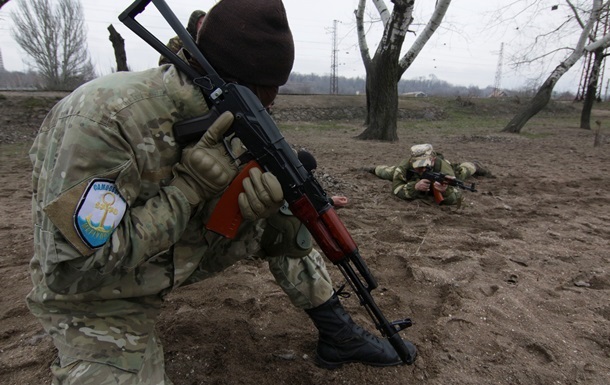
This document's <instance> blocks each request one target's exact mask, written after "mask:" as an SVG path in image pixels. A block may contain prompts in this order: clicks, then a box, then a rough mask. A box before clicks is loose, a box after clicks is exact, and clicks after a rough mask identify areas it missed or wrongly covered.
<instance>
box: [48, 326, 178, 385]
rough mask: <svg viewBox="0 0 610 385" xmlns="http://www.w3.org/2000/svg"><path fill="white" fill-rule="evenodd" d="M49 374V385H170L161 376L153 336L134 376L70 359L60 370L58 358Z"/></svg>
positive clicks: (160, 358) (160, 352)
mask: <svg viewBox="0 0 610 385" xmlns="http://www.w3.org/2000/svg"><path fill="white" fill-rule="evenodd" d="M60 354H61V353H60ZM51 372H52V373H53V381H52V385H136V384H146V385H172V381H171V380H170V379H169V378H168V377H167V375H166V374H165V363H164V359H163V347H162V346H161V344H160V343H159V342H158V337H157V336H152V338H150V339H149V341H148V346H147V347H146V352H145V354H144V360H143V364H142V368H141V369H140V370H139V371H138V372H137V373H134V372H130V371H127V370H123V369H119V368H117V367H115V366H112V365H109V364H107V363H103V362H93V361H84V360H73V362H72V363H69V364H67V365H64V366H63V367H62V366H61V365H60V357H58V358H56V359H55V361H54V362H53V364H52V365H51Z"/></svg>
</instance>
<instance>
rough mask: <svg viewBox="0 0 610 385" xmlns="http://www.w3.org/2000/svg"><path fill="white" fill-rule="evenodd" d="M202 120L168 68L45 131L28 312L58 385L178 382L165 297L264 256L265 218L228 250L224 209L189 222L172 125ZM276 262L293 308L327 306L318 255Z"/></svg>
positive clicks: (35, 154) (65, 110) (95, 90)
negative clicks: (160, 334) (175, 172)
mask: <svg viewBox="0 0 610 385" xmlns="http://www.w3.org/2000/svg"><path fill="white" fill-rule="evenodd" d="M206 111H207V106H206V103H205V101H204V99H203V96H202V93H201V92H200V90H199V89H198V88H196V87H194V86H193V85H192V83H191V82H190V81H189V80H188V79H186V78H185V77H184V76H183V75H182V74H180V73H179V72H178V71H177V70H176V69H175V68H174V66H162V67H157V68H154V69H150V70H146V71H143V72H136V73H127V72H119V73H114V74H111V75H108V76H106V77H103V78H99V79H96V80H93V81H91V82H89V83H87V84H85V85H83V86H81V87H80V88H78V89H77V90H75V91H74V92H72V93H71V94H70V95H69V96H68V97H66V98H65V99H63V100H62V101H60V102H59V103H58V104H57V105H56V106H55V107H54V108H53V109H52V110H51V111H50V112H49V114H48V116H47V117H46V119H45V120H44V122H43V124H42V127H41V128H40V132H39V134H38V136H37V138H36V140H35V141H34V144H33V146H32V148H31V150H30V158H31V161H32V163H33V198H32V212H33V222H34V247H35V249H34V256H33V258H32V260H31V262H30V271H31V277H32V282H33V289H32V291H31V292H30V293H29V294H28V296H27V303H28V306H29V308H30V310H31V312H32V313H33V314H34V315H35V316H36V317H38V319H39V320H40V322H41V323H42V325H43V326H44V328H45V330H46V331H47V333H49V335H50V336H51V337H52V338H53V342H54V344H55V346H56V347H57V349H58V359H57V360H56V362H55V363H54V364H53V367H52V371H53V373H54V376H55V379H54V383H79V384H85V383H89V382H86V381H85V379H87V380H88V381H92V382H91V383H95V384H102V383H121V384H123V383H124V384H135V383H145V384H169V383H170V381H169V380H168V379H167V377H166V376H165V373H164V366H163V352H162V349H161V346H160V343H159V340H158V338H157V337H156V336H155V334H154V323H155V319H156V317H157V315H158V314H159V311H160V308H161V304H162V299H163V297H164V295H166V294H167V293H168V292H169V291H171V290H172V289H173V288H176V287H178V286H181V285H185V284H189V283H193V282H196V281H199V280H201V279H204V278H207V277H210V276H212V275H214V274H216V273H218V272H220V271H222V270H223V269H224V268H226V267H227V266H229V265H231V264H233V263H234V262H236V261H238V260H240V259H243V258H246V257H249V256H252V255H256V256H259V257H265V254H264V253H263V252H261V246H260V238H261V233H262V232H263V229H264V228H265V225H266V222H265V220H262V221H257V222H245V223H244V224H243V225H242V227H241V228H240V230H239V232H238V235H237V237H236V239H234V240H228V239H225V238H222V237H220V236H218V235H216V234H213V233H211V232H208V231H206V230H205V226H204V224H205V223H206V222H207V219H208V217H209V215H210V214H211V212H212V211H213V207H214V205H215V203H216V202H215V201H214V202H207V203H206V204H205V205H201V207H199V208H198V209H196V210H194V212H193V214H192V216H191V208H190V205H189V202H188V201H187V200H186V198H185V196H184V195H183V193H182V192H181V191H180V190H178V188H176V187H174V186H170V185H169V182H170V180H171V179H172V167H173V165H174V164H175V163H176V162H178V161H179V160H180V154H181V151H180V149H179V148H178V146H177V145H176V143H175V141H174V137H173V133H172V125H173V123H174V122H176V121H180V120H184V119H189V118H192V117H195V116H199V115H202V114H204V113H205V112H206ZM267 259H268V261H269V266H270V270H271V272H272V273H273V275H274V277H275V278H276V281H277V282H278V284H279V285H280V286H281V287H282V289H283V290H284V291H285V292H286V293H287V294H288V296H289V298H290V300H291V301H292V303H293V304H294V305H295V306H298V307H300V308H303V309H309V308H313V307H316V306H318V305H320V304H322V303H324V302H325V301H327V300H328V299H329V298H330V297H331V296H332V284H331V281H330V278H329V276H328V273H327V271H326V268H325V264H324V261H323V259H322V257H321V256H320V254H319V253H318V252H317V251H315V250H312V251H311V252H310V253H309V254H308V255H306V256H305V257H303V258H288V257H285V256H280V257H275V258H267ZM113 379H114V380H116V381H118V382H114V380H113ZM106 381H110V382H106Z"/></svg>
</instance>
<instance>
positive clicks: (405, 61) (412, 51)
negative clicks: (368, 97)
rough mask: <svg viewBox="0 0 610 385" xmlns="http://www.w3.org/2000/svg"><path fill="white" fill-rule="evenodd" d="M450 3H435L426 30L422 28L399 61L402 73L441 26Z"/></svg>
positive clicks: (442, 0) (446, 1)
mask: <svg viewBox="0 0 610 385" xmlns="http://www.w3.org/2000/svg"><path fill="white" fill-rule="evenodd" d="M450 3H451V0H438V1H437V2H436V7H435V8H434V13H433V14H432V17H430V21H428V24H427V25H426V28H424V30H423V31H422V33H420V34H419V36H418V37H417V39H415V42H413V45H412V46H411V48H409V50H408V51H407V53H406V54H405V55H404V56H403V57H402V58H401V59H400V62H399V66H400V68H401V70H402V71H403V72H404V71H405V70H406V69H407V68H409V66H410V65H411V64H412V63H413V61H414V60H415V58H416V57H417V55H419V53H420V52H421V50H422V49H423V48H424V46H425V45H426V43H427V42H428V40H430V37H432V35H433V34H434V32H435V31H436V29H437V28H438V27H439V26H440V25H441V22H442V20H443V18H444V17H445V13H447V9H448V8H449V4H450Z"/></svg>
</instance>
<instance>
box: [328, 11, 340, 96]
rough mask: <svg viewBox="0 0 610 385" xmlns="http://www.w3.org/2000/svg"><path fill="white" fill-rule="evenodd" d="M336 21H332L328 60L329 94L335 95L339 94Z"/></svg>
mask: <svg viewBox="0 0 610 385" xmlns="http://www.w3.org/2000/svg"><path fill="white" fill-rule="evenodd" d="M338 22H339V21H338V20H333V50H332V55H331V58H330V94H331V95H337V94H338V93H339V79H338V78H337V66H338V64H337V52H338V49H337V23H338Z"/></svg>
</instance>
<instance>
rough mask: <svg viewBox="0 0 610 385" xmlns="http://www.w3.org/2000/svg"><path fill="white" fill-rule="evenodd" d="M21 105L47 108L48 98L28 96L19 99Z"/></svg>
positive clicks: (30, 107)
mask: <svg viewBox="0 0 610 385" xmlns="http://www.w3.org/2000/svg"><path fill="white" fill-rule="evenodd" d="M21 106H22V107H25V108H29V109H32V108H48V107H49V100H48V99H43V98H35V97H29V98H26V99H23V100H22V101H21Z"/></svg>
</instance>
